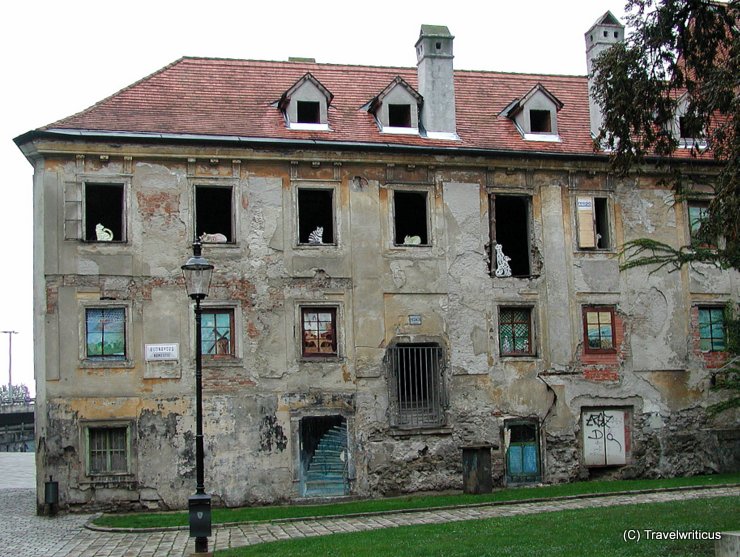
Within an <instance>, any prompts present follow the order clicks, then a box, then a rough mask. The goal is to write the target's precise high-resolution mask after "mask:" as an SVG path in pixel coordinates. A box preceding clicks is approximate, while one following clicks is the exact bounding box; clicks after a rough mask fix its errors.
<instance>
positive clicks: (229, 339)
mask: <svg viewBox="0 0 740 557" xmlns="http://www.w3.org/2000/svg"><path fill="white" fill-rule="evenodd" d="M200 335H201V336H200V344H201V351H202V353H203V355H204V356H234V355H235V351H234V310H232V309H204V310H203V311H202V313H201V320H200Z"/></svg>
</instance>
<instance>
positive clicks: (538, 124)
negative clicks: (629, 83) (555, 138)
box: [529, 110, 552, 133]
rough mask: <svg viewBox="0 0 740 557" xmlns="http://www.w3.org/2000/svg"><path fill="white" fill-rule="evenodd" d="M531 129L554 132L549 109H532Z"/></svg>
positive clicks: (536, 131) (534, 131)
mask: <svg viewBox="0 0 740 557" xmlns="http://www.w3.org/2000/svg"><path fill="white" fill-rule="evenodd" d="M529 129H530V131H531V132H532V133H552V125H551V123H550V111H549V110H530V111H529Z"/></svg>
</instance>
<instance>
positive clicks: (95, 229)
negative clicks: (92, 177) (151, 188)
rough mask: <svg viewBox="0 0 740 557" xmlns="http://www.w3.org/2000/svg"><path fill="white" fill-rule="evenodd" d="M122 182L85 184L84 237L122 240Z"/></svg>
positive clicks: (95, 239)
mask: <svg viewBox="0 0 740 557" xmlns="http://www.w3.org/2000/svg"><path fill="white" fill-rule="evenodd" d="M123 203H124V202H123V184H85V239H86V240H87V241H88V242H96V241H98V242H124V241H126V237H125V230H124V224H123V223H124V204H123Z"/></svg>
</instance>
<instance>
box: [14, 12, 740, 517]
mask: <svg viewBox="0 0 740 557" xmlns="http://www.w3.org/2000/svg"><path fill="white" fill-rule="evenodd" d="M623 34H624V27H623V26H622V25H621V24H620V22H619V21H617V19H616V18H615V17H614V16H613V15H612V14H610V13H606V14H604V16H602V17H601V18H599V20H597V22H596V23H595V24H594V25H593V27H592V28H591V29H589V30H588V31H587V32H586V34H585V40H586V58H587V61H588V70H589V71H590V65H591V60H593V58H594V57H595V56H596V55H597V54H598V53H599V52H601V51H602V50H603V49H604V48H608V47H609V46H610V45H612V44H614V43H615V42H618V41H621V40H622V39H623ZM412 40H413V37H410V40H409V43H411V41H412ZM410 46H411V45H410ZM415 48H416V55H417V60H418V64H417V67H416V68H405V67H364V66H349V65H334V64H322V63H316V62H314V61H313V60H307V59H301V60H291V61H288V62H267V61H253V60H230V59H210V58H209V59H203V58H182V59H180V60H177V61H175V62H173V63H172V64H170V65H169V66H167V67H165V68H163V69H161V70H159V71H157V72H156V73H154V74H152V75H150V76H148V77H146V78H144V79H142V80H141V81H138V82H137V83H135V84H133V85H131V86H130V87H128V88H126V89H124V90H122V91H119V92H118V93H116V94H114V95H112V96H111V97H109V98H107V99H105V100H103V101H101V102H99V103H98V104H95V105H94V106H92V107H90V108H88V109H86V110H84V111H82V112H80V113H78V114H75V115H73V116H70V117H68V118H65V119H62V120H59V121H58V122H55V123H53V124H50V125H48V126H46V127H43V128H40V129H36V130H32V131H30V132H28V133H26V134H24V135H22V136H20V137H18V138H16V139H15V141H16V143H17V145H18V147H19V148H20V149H21V151H22V152H23V154H24V155H25V156H26V157H27V159H28V160H29V161H30V163H31V164H32V165H33V167H34V182H33V191H34V204H35V218H36V226H35V227H34V230H35V238H34V245H35V255H34V262H35V277H36V283H35V287H34V294H35V325H36V345H35V346H36V354H35V365H36V377H37V413H36V420H37V422H36V436H37V451H38V452H37V464H38V481H39V486H40V487H41V488H43V483H42V482H44V481H45V480H48V479H49V476H53V478H54V480H55V481H58V482H59V492H60V497H61V501H60V503H61V505H62V506H63V507H69V508H84V509H93V508H102V507H106V506H117V507H118V508H131V509H135V508H162V509H165V508H182V507H184V506H185V505H186V501H187V497H188V495H189V494H190V493H191V492H192V491H193V487H194V477H195V472H194V469H195V455H194V440H193V439H194V433H193V432H194V431H195V417H194V414H195V411H194V398H195V395H194V389H195V387H194V385H195V379H194V366H195V364H194V357H195V356H194V355H195V340H194V339H195V331H194V327H195V321H194V319H193V305H192V302H191V300H190V299H189V298H188V297H187V295H186V292H185V289H184V286H183V279H182V273H181V270H180V266H181V265H182V264H183V263H184V262H185V261H186V259H187V258H188V257H189V256H190V254H191V253H192V243H193V241H194V238H196V237H197V238H200V239H201V240H202V243H203V254H204V256H205V257H206V258H207V259H208V260H209V261H210V262H211V263H212V264H213V265H214V266H215V271H214V275H213V282H212V284H211V288H210V293H209V295H208V297H207V298H206V299H205V300H204V310H203V320H202V324H201V332H202V351H203V360H204V362H203V381H204V386H203V392H204V415H205V426H204V427H205V443H206V447H205V454H206V489H207V490H208V492H209V493H212V494H213V496H214V503H215V504H222V505H229V506H233V505H243V504H249V503H256V502H270V501H284V500H297V499H303V498H311V497H333V496H344V495H354V496H381V495H388V494H398V493H407V492H415V491H420V490H441V489H460V488H461V485H462V479H463V478H462V469H463V466H462V457H461V449H462V448H463V447H468V446H475V447H481V446H484V447H486V446H487V447H490V449H487V450H490V454H491V456H492V471H491V476H492V481H493V483H494V485H512V484H522V483H528V482H566V481H571V480H575V479H583V478H592V477H603V476H607V477H624V478H629V477H655V476H664V475H682V474H697V473H711V472H716V471H720V470H725V469H728V468H732V467H737V462H738V461H737V459H738V451H737V441H736V440H735V438H734V433H733V431H734V430H733V427H735V423H734V422H733V421H732V420H731V419H730V420H728V419H727V418H725V421H723V419H722V418H721V417H720V418H717V419H714V418H712V419H710V417H708V415H707V412H706V408H707V406H708V405H709V404H711V403H712V402H715V401H716V400H718V398H717V397H718V396H720V395H719V394H718V393H717V392H715V391H710V388H709V387H710V384H711V382H712V377H713V374H714V373H715V372H716V371H717V370H718V369H720V368H721V367H722V366H723V365H724V362H725V361H726V358H727V352H726V338H725V336H726V333H725V327H724V319H725V317H724V313H723V308H724V307H725V305H726V304H728V303H736V301H737V300H738V291H739V289H740V281H739V280H738V279H739V278H740V277H738V274H737V273H736V272H734V271H723V270H720V269H718V268H714V267H710V266H704V265H701V264H699V265H695V266H694V267H692V268H683V269H681V270H679V271H675V272H668V270H667V269H663V270H660V271H657V272H653V273H651V272H650V271H651V269H649V268H636V269H630V270H627V271H620V269H619V259H618V256H617V254H618V252H619V248H620V246H621V245H623V244H624V242H626V241H628V240H631V239H636V238H641V237H651V238H655V239H657V240H661V241H663V242H667V243H669V244H671V245H673V246H682V245H690V243H691V239H692V234H694V233H695V231H696V229H697V227H699V226H700V225H701V219H702V215H703V214H704V211H705V207H706V205H704V203H705V202H704V201H701V200H697V201H696V202H693V201H691V200H689V201H676V200H675V199H674V197H673V194H672V191H671V189H670V187H669V186H668V185H665V184H663V183H662V182H661V177H662V174H661V170H660V169H659V168H657V167H646V168H644V169H642V170H643V171H642V172H641V173H640V174H633V175H629V176H627V177H626V178H619V177H617V176H615V175H614V174H613V173H612V172H611V171H610V166H609V159H608V156H607V155H606V154H605V153H603V152H599V151H594V147H593V139H592V138H593V136H594V134H595V132H596V131H597V130H598V128H599V124H600V118H601V115H600V112H599V108H598V106H597V105H596V104H594V102H592V101H590V100H589V78H588V77H587V76H585V75H584V76H563V75H525V74H510V73H498V72H490V71H460V70H454V69H453V36H452V35H451V34H450V31H449V30H448V29H447V28H446V27H443V26H430V25H423V26H421V32H420V35H419V37H418V40H417V42H416V44H415ZM679 118H680V115H677V122H678V121H679V120H678V119H679ZM683 130H684V128H681V127H680V126H679V125H678V124H677V126H676V130H675V133H677V134H680V133H682V131H683ZM695 140H696V138H693V137H683V138H682V139H681V141H682V145H684V146H690V145H692V144H693V142H694V141H695ZM684 150H685V151H686V156H681V155H679V156H678V157H677V164H679V166H680V168H681V169H682V171H683V173H684V176H685V180H687V181H688V182H690V183H691V184H693V186H694V187H695V188H696V191H697V192H702V191H705V190H706V188H707V185H708V184H710V183H711V181H712V179H713V175H715V173H716V172H717V168H716V166H715V165H712V164H711V156H710V155H711V151H708V152H707V153H705V155H704V156H702V157H699V158H692V157H690V156H688V149H684ZM39 493H41V494H42V495H41V497H43V489H39Z"/></svg>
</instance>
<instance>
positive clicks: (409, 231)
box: [393, 190, 429, 246]
mask: <svg viewBox="0 0 740 557" xmlns="http://www.w3.org/2000/svg"><path fill="white" fill-rule="evenodd" d="M393 209H394V214H393V224H394V230H395V236H394V243H395V244H396V245H397V246H404V245H405V246H413V245H422V246H424V245H428V244H429V235H428V230H427V228H428V218H427V192H425V191H398V190H395V191H394V192H393Z"/></svg>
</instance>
